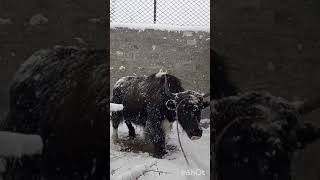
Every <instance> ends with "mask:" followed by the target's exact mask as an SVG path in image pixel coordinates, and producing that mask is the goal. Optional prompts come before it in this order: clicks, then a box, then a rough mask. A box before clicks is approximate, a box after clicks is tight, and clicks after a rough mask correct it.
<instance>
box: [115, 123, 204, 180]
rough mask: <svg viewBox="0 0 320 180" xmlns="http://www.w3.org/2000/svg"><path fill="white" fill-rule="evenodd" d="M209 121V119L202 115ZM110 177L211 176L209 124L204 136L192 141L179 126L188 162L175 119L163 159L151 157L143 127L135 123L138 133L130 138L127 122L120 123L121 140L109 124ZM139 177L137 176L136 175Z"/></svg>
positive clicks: (145, 179)
mask: <svg viewBox="0 0 320 180" xmlns="http://www.w3.org/2000/svg"><path fill="white" fill-rule="evenodd" d="M203 121H204V122H207V121H208V119H203ZM110 127H111V128H110V167H111V168H110V169H111V170H110V178H111V179H113V180H118V179H123V180H125V179H126V180H127V179H130V180H131V179H139V180H150V179H156V180H161V179H163V180H169V179H174V180H182V179H183V180H185V179H187V180H192V179H197V180H198V179H199V180H208V179H210V128H206V129H205V128H203V135H202V137H201V139H199V140H196V141H191V140H190V139H189V138H188V137H187V135H186V134H185V133H184V132H183V130H182V128H181V126H179V132H181V133H180V138H181V142H182V146H183V148H184V151H185V153H186V155H187V158H188V160H189V163H190V166H188V165H187V163H186V161H185V159H184V157H183V154H182V152H181V150H180V146H179V142H178V137H177V130H176V123H174V124H173V128H172V130H171V133H170V134H169V136H168V137H167V145H166V147H167V151H168V154H166V156H165V157H164V158H163V159H156V158H154V157H152V155H151V154H149V152H152V149H151V147H150V146H149V145H146V144H144V141H143V129H142V128H140V127H135V129H136V133H137V137H136V138H135V140H130V139H129V138H128V129H127V126H126V125H125V124H124V123H123V124H121V125H120V126H119V129H118V133H119V138H120V143H119V144H116V145H115V144H113V143H112V140H111V135H112V125H111V124H110ZM137 177H138V178H137Z"/></svg>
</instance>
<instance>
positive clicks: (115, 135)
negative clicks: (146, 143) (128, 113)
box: [111, 112, 122, 144]
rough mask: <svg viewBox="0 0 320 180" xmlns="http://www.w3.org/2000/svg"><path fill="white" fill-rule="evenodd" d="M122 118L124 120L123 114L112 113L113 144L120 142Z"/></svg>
mask: <svg viewBox="0 0 320 180" xmlns="http://www.w3.org/2000/svg"><path fill="white" fill-rule="evenodd" d="M121 118H122V112H112V115H111V121H112V127H113V130H112V136H111V138H112V142H113V144H116V143H118V142H119V137H118V127H119V124H120V121H121Z"/></svg>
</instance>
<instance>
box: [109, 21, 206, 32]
mask: <svg viewBox="0 0 320 180" xmlns="http://www.w3.org/2000/svg"><path fill="white" fill-rule="evenodd" d="M110 28H111V29H117V28H128V29H136V30H140V31H144V30H146V29H154V30H161V31H194V32H199V31H200V32H210V26H174V25H163V24H143V23H111V24H110Z"/></svg>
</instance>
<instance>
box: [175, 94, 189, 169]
mask: <svg viewBox="0 0 320 180" xmlns="http://www.w3.org/2000/svg"><path fill="white" fill-rule="evenodd" d="M186 99H187V98H184V99H182V100H181V101H180V102H179V103H178V104H177V106H176V109H175V120H176V124H177V134H178V140H179V145H180V148H181V151H182V153H183V156H184V159H185V160H186V163H187V165H188V166H190V163H189V161H188V158H187V156H186V153H185V152H184V149H183V147H182V143H181V139H180V133H179V128H178V127H179V123H178V122H179V121H178V108H179V106H180V104H181V102H182V101H184V100H186Z"/></svg>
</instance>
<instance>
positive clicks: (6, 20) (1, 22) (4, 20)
mask: <svg viewBox="0 0 320 180" xmlns="http://www.w3.org/2000/svg"><path fill="white" fill-rule="evenodd" d="M5 24H12V21H11V19H9V18H0V25H5Z"/></svg>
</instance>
